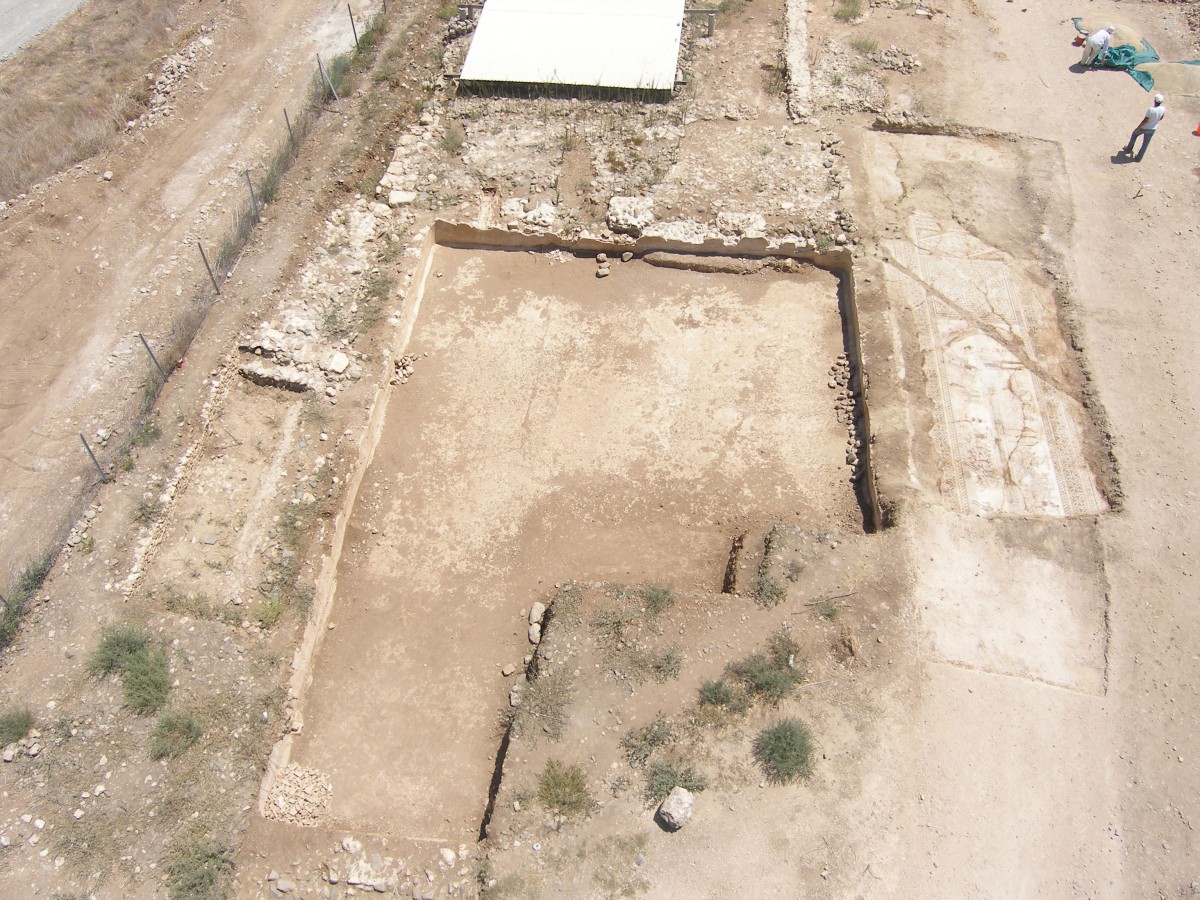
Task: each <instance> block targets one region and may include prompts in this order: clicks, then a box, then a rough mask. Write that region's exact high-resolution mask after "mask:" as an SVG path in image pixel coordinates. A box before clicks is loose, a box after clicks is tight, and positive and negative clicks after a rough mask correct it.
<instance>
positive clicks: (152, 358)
mask: <svg viewBox="0 0 1200 900" xmlns="http://www.w3.org/2000/svg"><path fill="white" fill-rule="evenodd" d="M138 337H139V338H140V339H141V341H142V346H143V347H145V348H146V352H147V353H148V354H149V355H150V362H152V363H154V368H156V369H158V374H159V375H161V376H162V380H163V381H164V382H165V381H166V380H167V373H166V372H164V371H163V367H162V366H160V365H159V364H158V357H156V356H155V355H154V351H153V350H151V349H150V345H149V344H148V343H147V342H146V336H145V335H144V334H142V333H141V332H140V331H139V332H138Z"/></svg>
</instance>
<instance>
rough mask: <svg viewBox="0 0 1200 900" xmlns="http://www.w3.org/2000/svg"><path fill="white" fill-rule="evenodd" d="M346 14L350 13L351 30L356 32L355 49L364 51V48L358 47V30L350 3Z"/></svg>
mask: <svg viewBox="0 0 1200 900" xmlns="http://www.w3.org/2000/svg"><path fill="white" fill-rule="evenodd" d="M346 12H348V13H350V30H351V31H353V32H354V49H355V50H362V47H360V46H358V29H357V28H356V27H355V26H354V10H352V9H351V8H350V4H349V3H347V4H346Z"/></svg>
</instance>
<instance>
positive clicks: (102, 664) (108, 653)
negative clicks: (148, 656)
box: [88, 625, 150, 678]
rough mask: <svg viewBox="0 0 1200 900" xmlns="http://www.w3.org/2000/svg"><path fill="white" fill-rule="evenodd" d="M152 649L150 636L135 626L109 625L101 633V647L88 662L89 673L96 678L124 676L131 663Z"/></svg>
mask: <svg viewBox="0 0 1200 900" xmlns="http://www.w3.org/2000/svg"><path fill="white" fill-rule="evenodd" d="M149 648H150V635H149V634H148V633H147V632H146V631H145V630H143V629H141V628H138V627H137V626H135V625H107V626H105V628H104V630H103V631H102V632H101V633H100V645H99V646H98V647H97V648H96V652H95V653H93V654H92V658H91V659H90V660H88V671H89V672H91V674H92V675H93V676H95V677H96V678H103V677H104V676H105V675H112V674H113V673H114V672H116V673H118V674H124V672H125V670H126V668H128V666H129V661H130V660H131V659H133V658H134V657H135V656H141V655H144V654H145V653H146V652H147V651H148V650H149Z"/></svg>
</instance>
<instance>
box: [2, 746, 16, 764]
mask: <svg viewBox="0 0 1200 900" xmlns="http://www.w3.org/2000/svg"><path fill="white" fill-rule="evenodd" d="M16 757H17V745H16V744H9V745H8V746H7V747H5V748H4V757H3V758H4V761H5V762H12V761H13V760H14V759H16Z"/></svg>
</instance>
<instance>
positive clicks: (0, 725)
mask: <svg viewBox="0 0 1200 900" xmlns="http://www.w3.org/2000/svg"><path fill="white" fill-rule="evenodd" d="M31 728H33V713H31V712H30V711H29V707H27V706H22V707H16V706H12V707H9V708H8V709H6V710H5V711H4V712H3V713H0V745H3V744H11V743H12V742H13V741H19V740H20V739H21V738H23V737H25V735H27V734H29V730H30V729H31Z"/></svg>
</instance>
